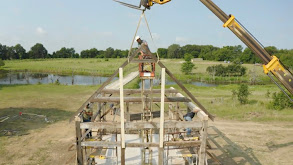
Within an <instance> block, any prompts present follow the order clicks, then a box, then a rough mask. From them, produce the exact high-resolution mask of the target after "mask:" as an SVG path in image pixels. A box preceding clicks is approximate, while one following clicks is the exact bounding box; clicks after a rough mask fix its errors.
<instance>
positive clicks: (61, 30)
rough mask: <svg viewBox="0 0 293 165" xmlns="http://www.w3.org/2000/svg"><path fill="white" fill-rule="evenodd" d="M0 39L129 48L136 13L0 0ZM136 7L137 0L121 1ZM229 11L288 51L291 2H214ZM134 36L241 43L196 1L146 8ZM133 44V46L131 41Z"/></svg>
mask: <svg viewBox="0 0 293 165" xmlns="http://www.w3.org/2000/svg"><path fill="white" fill-rule="evenodd" d="M0 1H1V10H0V20H1V23H0V43H1V44H4V45H7V46H14V45H16V44H18V43H19V44H21V45H22V46H23V47H24V48H25V49H26V50H29V49H30V48H31V47H32V46H33V45H34V44H36V43H42V44H43V45H44V46H45V47H46V48H47V50H48V51H49V52H50V53H52V52H53V51H56V50H59V49H60V48H62V47H68V48H70V47H73V48H75V50H76V51H77V52H80V51H81V50H84V49H90V48H94V47H95V48H97V49H99V50H100V49H102V50H104V49H106V48H108V47H113V48H115V49H123V50H125V49H129V48H130V46H131V42H132V39H133V37H134V34H135V31H136V27H137V24H138V20H139V17H140V14H141V11H138V10H134V9H131V8H127V7H125V6H122V5H120V4H118V3H116V2H114V1H112V0H104V1H102V0H42V1H40V0H25V1H24V0H9V1H8V0H0ZM121 1H124V2H127V3H131V4H134V5H138V4H139V1H140V0H121ZM213 2H214V3H216V4H217V5H218V6H219V7H220V8H221V9H222V10H223V11H224V12H225V13H227V14H233V15H234V16H235V17H236V18H237V19H238V20H239V21H240V22H241V23H242V24H243V25H244V26H245V27H246V28H247V29H248V30H249V31H250V32H251V33H252V34H253V35H254V36H255V37H256V38H257V39H258V40H259V41H260V42H261V43H262V44H263V45H264V46H276V47H277V48H283V49H293V19H292V16H293V10H292V7H293V1H292V0H237V1H236V0H214V1H213ZM146 17H147V19H148V22H149V25H150V29H151V32H152V35H153V38H154V42H152V40H151V38H150V34H149V33H148V30H147V26H146V23H145V22H142V24H141V26H140V29H139V31H138V35H140V36H141V37H142V38H143V39H145V40H146V41H147V42H148V43H149V45H150V48H151V49H152V50H155V49H156V48H158V47H163V48H167V47H168V46H169V45H171V44H173V43H175V44H179V45H181V46H183V45H186V44H197V45H214V46H218V47H222V46H227V45H242V46H243V47H245V45H244V44H243V43H242V42H241V41H240V40H239V39H238V38H237V37H236V36H235V35H234V34H233V33H232V32H231V31H230V30H229V29H226V28H223V26H222V25H223V23H222V22H221V21H220V20H219V19H218V18H217V17H216V16H215V15H214V14H213V13H212V12H211V11H210V10H209V9H207V8H206V7H205V6H204V5H203V4H202V3H201V2H200V1H199V0H172V1H171V2H169V3H167V4H165V5H162V6H160V5H155V6H153V7H152V9H151V10H148V11H146ZM135 46H136V45H135Z"/></svg>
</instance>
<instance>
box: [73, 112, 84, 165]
mask: <svg viewBox="0 0 293 165" xmlns="http://www.w3.org/2000/svg"><path fill="white" fill-rule="evenodd" d="M75 131H76V161H77V164H78V165H83V154H82V147H81V129H80V118H79V117H76V118H75Z"/></svg>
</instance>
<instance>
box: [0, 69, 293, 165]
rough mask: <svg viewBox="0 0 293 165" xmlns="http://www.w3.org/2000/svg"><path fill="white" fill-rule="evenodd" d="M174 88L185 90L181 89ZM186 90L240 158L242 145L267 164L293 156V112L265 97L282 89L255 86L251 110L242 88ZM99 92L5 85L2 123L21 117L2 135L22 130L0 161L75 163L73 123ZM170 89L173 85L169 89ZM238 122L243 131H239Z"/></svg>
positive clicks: (0, 147)
mask: <svg viewBox="0 0 293 165" xmlns="http://www.w3.org/2000/svg"><path fill="white" fill-rule="evenodd" d="M177 73H178V74H179V72H177ZM137 83H138V80H137V79H135V80H134V81H133V82H131V83H130V84H128V85H126V86H127V87H128V88H135V87H137ZM172 86H173V87H175V88H176V89H179V87H178V86H177V85H172ZM185 86H186V88H187V89H188V90H190V91H191V93H192V94H194V96H195V97H196V98H197V99H198V100H199V101H200V102H201V103H202V104H203V105H204V106H205V107H206V108H207V109H208V111H209V112H210V113H212V114H213V115H215V116H216V118H215V124H216V126H217V127H218V128H221V130H224V132H225V134H226V135H227V136H228V137H229V138H231V140H233V141H234V142H235V144H233V145H223V146H224V147H225V146H230V147H231V148H230V149H227V151H229V152H231V153H232V152H233V153H234V154H235V145H236V144H237V145H239V146H241V147H243V148H244V149H246V148H247V149H249V150H244V149H243V152H245V153H252V154H253V153H256V157H257V158H258V159H260V160H261V162H264V164H274V163H272V162H275V160H271V159H267V158H269V157H270V156H271V155H278V154H283V153H288V151H290V144H291V143H288V142H290V140H291V139H290V137H291V134H290V129H292V124H291V123H292V120H293V111H292V109H284V110H281V111H277V110H272V109H268V108H267V104H268V102H269V101H270V98H267V97H266V96H265V94H266V93H267V91H268V90H269V91H270V92H271V93H272V92H276V91H278V88H277V87H276V86H274V85H255V86H249V90H250V91H251V92H252V95H250V96H249V104H247V105H240V104H239V103H238V102H237V101H236V100H233V99H232V98H231V95H232V93H231V90H232V89H236V88H237V87H238V85H236V84H234V85H233V84H230V85H219V86H217V87H197V86H194V85H190V84H185ZM98 87H99V86H78V85H73V86H67V85H54V84H48V85H45V84H40V85H0V118H1V117H3V116H7V115H8V116H10V117H13V116H17V118H15V119H14V120H10V119H9V120H6V121H4V122H3V123H0V131H1V132H0V133H1V134H2V130H5V129H12V130H16V131H18V132H17V133H14V132H12V133H11V134H9V135H13V136H7V134H6V135H5V136H3V135H0V155H5V156H1V157H0V162H1V163H0V164H36V165H37V164H66V163H65V162H67V161H68V160H71V162H70V163H72V164H73V163H74V159H73V158H74V157H75V154H76V152H75V150H74V147H73V149H71V150H70V151H69V147H70V146H72V144H73V143H74V140H75V135H74V130H75V129H74V123H73V122H72V123H68V119H69V118H70V116H71V115H72V114H73V112H75V111H76V110H77V109H78V108H79V107H80V106H81V104H82V103H83V102H84V101H85V100H87V99H88V98H89V97H90V95H91V94H92V93H93V92H94V91H95V90H96V89H98ZM169 87H171V85H168V86H167V87H166V88H169ZM156 88H159V87H158V86H156ZM181 92H182V91H181ZM182 107H183V106H182ZM20 111H21V112H23V113H33V114H38V115H46V116H47V117H48V118H49V120H51V121H52V122H49V123H47V122H44V120H43V119H42V118H35V117H34V118H30V116H22V117H19V116H18V114H19V112H20ZM231 120H233V121H231ZM251 121H254V123H251ZM255 122H257V123H255ZM235 123H237V124H238V125H241V126H243V128H242V129H241V130H239V126H238V125H235ZM211 124H214V123H213V122H211ZM260 125H261V127H260ZM231 127H233V128H231ZM234 127H235V128H234ZM258 127H260V128H258ZM262 127H263V128H266V129H265V131H262V130H263V129H262ZM256 128H258V129H256ZM271 128H272V129H273V130H271ZM254 129H256V130H254ZM280 129H282V130H280ZM276 130H278V131H276ZM284 130H286V131H284ZM287 130H289V131H287ZM239 134H240V135H243V136H239ZM244 135H245V136H244ZM248 135H249V136H248ZM268 137H269V138H268ZM252 139H253V141H252ZM251 141H252V142H251ZM255 144H256V145H255ZM268 144H272V145H270V146H274V145H275V146H279V145H280V146H282V148H280V149H279V148H277V149H274V150H273V151H271V150H270V148H269V149H268V147H267V146H268ZM246 146H247V147H246ZM225 151H226V150H225ZM227 154H228V153H227ZM240 155H243V153H241V154H240ZM264 155H265V156H264ZM228 156H231V155H230V154H228ZM232 157H233V156H232ZM288 157H290V156H287V157H285V158H284V160H283V157H282V160H283V162H287V161H288V162H290V159H289V158H288ZM276 161H278V160H276ZM70 163H69V164H70Z"/></svg>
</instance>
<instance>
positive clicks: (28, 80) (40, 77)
mask: <svg viewBox="0 0 293 165" xmlns="http://www.w3.org/2000/svg"><path fill="white" fill-rule="evenodd" d="M107 79H108V77H102V76H88V75H87V76H86V75H73V76H69V75H58V74H52V73H29V72H11V73H0V84H2V85H4V84H6V85H9V84H10V85H14V84H38V83H41V84H50V83H55V82H56V81H57V80H58V81H59V83H60V84H64V85H99V84H102V83H104V82H105V81H106V80H107ZM114 80H118V78H117V77H115V78H114ZM166 84H167V85H174V84H176V83H175V82H174V81H170V80H166ZM187 84H193V85H195V86H204V87H214V86H217V85H216V84H209V83H204V82H197V81H193V82H190V83H187ZM154 85H160V80H159V79H155V80H154ZM139 86H140V87H141V82H140V83H139ZM149 87H150V81H148V80H146V81H145V88H146V89H149Z"/></svg>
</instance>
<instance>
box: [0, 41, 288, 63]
mask: <svg viewBox="0 0 293 165" xmlns="http://www.w3.org/2000/svg"><path fill="white" fill-rule="evenodd" d="M265 49H266V50H267V52H268V53H269V54H271V55H276V56H277V57H279V58H280V60H281V61H282V62H283V63H284V64H285V65H286V66H287V67H290V68H293V49H290V50H288V49H277V48H276V47H274V46H269V47H266V48H265ZM128 52H129V51H128V50H120V49H114V48H111V47H109V48H107V49H106V50H98V49H96V48H92V49H87V50H82V51H81V52H80V53H77V52H76V51H75V49H74V48H65V47H63V48H61V49H60V50H58V51H54V52H53V53H51V54H50V53H48V51H47V49H46V48H45V47H44V46H43V45H42V44H41V43H37V44H35V45H34V46H32V47H31V49H30V50H29V51H26V50H25V49H24V48H23V47H22V46H21V45H20V44H17V45H15V46H6V45H2V44H0V59H2V60H12V59H38V58H124V57H127V56H128ZM158 54H159V55H160V57H161V58H182V59H183V58H184V55H185V54H191V55H192V57H193V58H203V59H204V60H211V61H230V62H235V61H236V63H261V60H260V59H259V58H258V57H257V56H256V55H255V54H254V53H253V52H252V51H251V50H250V49H249V48H245V49H243V47H242V46H241V45H236V46H224V47H222V48H219V47H215V46H213V45H185V46H180V45H178V44H172V45H170V46H169V47H168V48H159V49H158Z"/></svg>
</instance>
